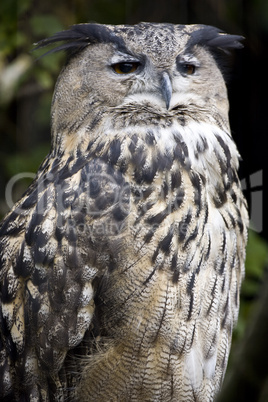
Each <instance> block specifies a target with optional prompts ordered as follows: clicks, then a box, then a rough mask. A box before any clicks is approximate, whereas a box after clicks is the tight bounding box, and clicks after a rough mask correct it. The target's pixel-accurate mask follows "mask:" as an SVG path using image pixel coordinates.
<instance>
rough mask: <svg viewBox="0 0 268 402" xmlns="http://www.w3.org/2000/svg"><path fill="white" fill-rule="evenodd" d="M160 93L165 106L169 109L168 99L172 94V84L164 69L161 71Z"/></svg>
mask: <svg viewBox="0 0 268 402" xmlns="http://www.w3.org/2000/svg"><path fill="white" fill-rule="evenodd" d="M161 94H162V96H163V98H164V101H165V103H166V108H167V109H169V105H170V99H171V96H172V85H171V81H170V77H169V75H168V73H167V72H166V71H164V72H163V74H162V78H161Z"/></svg>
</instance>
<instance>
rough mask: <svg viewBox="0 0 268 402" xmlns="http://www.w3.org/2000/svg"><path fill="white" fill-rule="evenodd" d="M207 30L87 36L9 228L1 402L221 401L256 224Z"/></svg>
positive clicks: (4, 255)
mask: <svg viewBox="0 0 268 402" xmlns="http://www.w3.org/2000/svg"><path fill="white" fill-rule="evenodd" d="M240 39H241V37H239V36H234V35H227V34H225V33H222V32H221V31H220V30H218V29H216V28H214V27H210V26H204V25H189V26H185V25H173V24H153V23H140V24H138V25H134V26H127V25H121V26H111V25H99V24H81V25H75V26H73V27H71V28H70V29H69V30H67V31H64V32H60V33H58V34H56V35H54V36H53V37H52V38H50V39H46V40H44V41H42V42H41V43H40V44H39V46H44V45H48V44H52V43H54V42H58V41H62V44H61V45H59V46H58V47H56V48H54V50H53V51H55V50H61V49H65V50H68V53H69V57H68V61H67V64H66V66H65V67H64V69H63V71H62V73H61V74H60V77H59V79H58V82H57V85H56V89H55V94H54V98H53V104H52V148H51V152H50V154H49V155H48V157H47V158H46V159H45V161H44V162H43V164H42V165H41V167H40V169H39V171H38V173H37V176H36V179H35V180H34V181H33V183H32V184H31V186H30V187H29V189H28V190H27V191H26V193H25V195H24V196H23V197H22V199H21V200H20V201H19V202H18V203H17V204H16V205H15V206H14V208H13V209H12V211H11V212H10V213H9V214H8V215H7V216H6V217H5V219H4V221H3V222H2V225H1V232H0V234H1V249H0V250H1V254H0V257H1V276H0V280H1V343H0V345H1V346H0V347H1V354H0V356H1V363H0V369H1V381H0V384H1V385H0V392H1V395H2V400H12V401H50V400H51V401H52V400H56V401H63V400H80V401H100V402H104V401H165V402H167V401H176V402H177V401H183V402H185V401H200V402H204V401H206V402H207V401H212V400H213V399H214V397H215V395H216V394H217V392H218V390H219V388H220V385H221V382H222V379H223V376H224V372H225V369H226V364H227V360H228V354H229V350H230V342H231V334H232V329H233V326H234V324H235V322H236V320H237V315H238V306H239V289H240V284H241V279H242V277H243V272H244V258H245V243H246V237H247V235H246V232H247V229H246V227H247V221H248V218H247V212H246V205H245V200H244V198H243V195H242V192H241V188H240V184H239V179H238V176H237V169H238V159H239V154H238V152H237V149H236V146H235V144H234V142H233V140H232V137H231V134H230V128H229V122H228V100H227V93H226V87H225V83H224V79H223V75H222V73H221V70H220V66H219V65H218V64H219V63H218V62H217V61H216V60H217V55H218V54H220V53H224V52H227V50H228V49H230V48H239V47H240V46H241V45H240Z"/></svg>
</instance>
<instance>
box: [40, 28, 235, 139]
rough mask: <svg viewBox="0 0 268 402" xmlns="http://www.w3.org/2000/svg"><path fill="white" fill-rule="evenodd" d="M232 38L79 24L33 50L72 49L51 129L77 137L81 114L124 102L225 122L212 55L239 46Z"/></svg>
mask: <svg viewBox="0 0 268 402" xmlns="http://www.w3.org/2000/svg"><path fill="white" fill-rule="evenodd" d="M239 39H241V38H240V37H237V36H232V35H226V34H222V33H220V32H219V30H218V29H216V28H214V27H207V26H202V25H188V26H183V25H172V24H150V23H141V24H138V25H134V26H109V25H107V26H105V25H97V24H81V25H77V26H74V27H73V28H72V30H70V31H64V32H62V33H59V34H57V35H56V36H54V37H52V39H48V40H45V41H43V42H42V43H41V45H40V46H43V45H46V44H47V43H50V42H55V41H58V40H64V41H65V42H66V44H65V45H62V46H60V47H59V48H56V49H55V50H59V49H62V48H68V49H70V50H71V57H70V58H69V61H68V63H67V65H66V66H65V68H64V70H63V72H62V74H61V75H60V77H59V80H58V83H57V85H56V89H55V94H54V102H53V110H54V113H53V114H52V119H53V124H52V127H54V130H53V131H63V130H62V127H63V128H64V130H65V129H66V128H68V127H69V131H71V130H73V131H74V129H76V130H75V131H76V132H77V129H78V128H79V126H77V122H81V121H84V122H85V124H87V125H88V126H90V123H89V121H88V120H87V118H86V116H91V118H92V116H93V114H94V113H96V114H100V113H105V112H107V111H109V110H111V108H112V109H113V108H122V109H124V108H125V109H127V108H128V106H129V105H132V106H133V105H135V107H136V108H139V107H146V106H147V107H150V108H151V109H152V110H154V113H158V114H159V115H160V116H162V117H165V116H166V115H168V114H169V115H170V113H173V112H174V111H176V110H177V109H178V108H180V107H183V108H186V109H187V108H188V109H189V110H190V109H191V107H194V108H195V109H198V110H199V111H201V110H203V111H204V114H211V112H212V111H215V110H216V111H217V113H219V114H220V115H221V119H222V120H225V121H228V100H227V93H226V87H225V83H224V79H223V76H222V73H221V71H220V69H219V67H218V65H217V63H216V61H215V57H214V56H215V52H219V51H222V50H225V48H231V47H239V45H240V44H239V42H238V40H239ZM54 116H57V121H55V119H54ZM193 118H194V116H193ZM73 122H76V124H75V126H74V125H73ZM65 131H66V130H65Z"/></svg>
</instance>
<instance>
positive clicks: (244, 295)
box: [234, 230, 268, 341]
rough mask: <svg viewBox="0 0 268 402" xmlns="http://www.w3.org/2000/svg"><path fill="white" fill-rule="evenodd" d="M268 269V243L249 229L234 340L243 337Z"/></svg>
mask: <svg viewBox="0 0 268 402" xmlns="http://www.w3.org/2000/svg"><path fill="white" fill-rule="evenodd" d="M267 270H268V243H267V242H266V241H265V240H264V239H263V238H262V237H261V236H259V235H258V234H257V233H256V232H254V231H253V230H250V231H249V239H248V246H247V258H246V276H245V279H244V282H243V284H242V289H241V302H240V313H239V319H238V323H237V326H236V329H235V332H234V341H236V340H239V339H241V338H242V337H243V335H244V333H245V329H246V326H247V321H248V320H249V319H250V316H251V314H252V311H253V309H254V307H255V304H256V302H257V301H258V295H259V291H260V288H261V286H262V284H263V280H264V277H265V273H266V271H267Z"/></svg>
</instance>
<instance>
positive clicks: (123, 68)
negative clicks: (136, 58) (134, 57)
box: [112, 62, 140, 74]
mask: <svg viewBox="0 0 268 402" xmlns="http://www.w3.org/2000/svg"><path fill="white" fill-rule="evenodd" d="M139 65H140V63H138V62H125V63H116V64H112V68H113V70H114V71H115V72H116V73H117V74H130V73H133V72H134V71H136V70H137V68H138V67H139Z"/></svg>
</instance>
